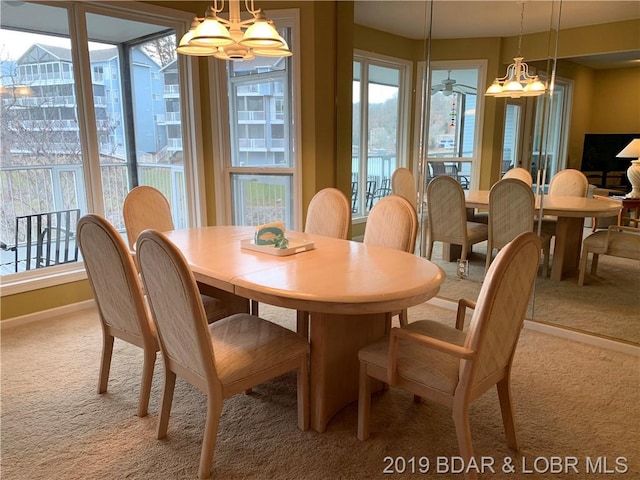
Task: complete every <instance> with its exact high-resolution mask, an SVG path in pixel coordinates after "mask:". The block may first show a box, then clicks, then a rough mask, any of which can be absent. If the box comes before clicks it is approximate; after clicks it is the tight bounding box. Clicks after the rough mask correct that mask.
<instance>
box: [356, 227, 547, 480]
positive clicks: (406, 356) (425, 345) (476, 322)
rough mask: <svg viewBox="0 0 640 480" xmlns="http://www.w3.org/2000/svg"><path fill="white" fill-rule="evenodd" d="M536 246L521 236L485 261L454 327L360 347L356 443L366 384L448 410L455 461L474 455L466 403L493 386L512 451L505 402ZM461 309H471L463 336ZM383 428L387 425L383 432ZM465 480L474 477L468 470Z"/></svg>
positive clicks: (437, 326)
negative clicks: (477, 286)
mask: <svg viewBox="0 0 640 480" xmlns="http://www.w3.org/2000/svg"><path fill="white" fill-rule="evenodd" d="M539 258H540V241H539V239H538V237H537V236H536V234H535V233H533V232H527V233H523V234H521V235H519V236H518V237H516V238H515V239H514V240H513V241H512V242H510V243H509V244H508V245H506V246H505V247H504V248H503V249H502V250H500V252H499V253H498V256H497V257H496V259H495V260H494V262H493V263H492V264H491V267H490V268H489V272H488V274H487V276H486V278H485V281H484V283H483V284H482V288H481V290H480V294H479V296H478V299H477V302H472V301H470V300H466V299H461V300H460V301H459V302H458V313H457V317H456V322H455V328H453V327H451V326H448V325H446V324H444V323H441V322H436V321H431V320H419V321H416V322H412V323H410V324H409V325H408V326H407V327H406V328H393V329H392V330H391V333H390V335H389V336H388V337H387V338H385V339H383V340H381V341H379V342H376V343H374V344H371V345H368V346H366V347H364V348H362V349H361V350H360V352H359V353H358V358H359V359H360V387H359V399H358V438H359V439H360V440H366V439H368V438H369V436H370V415H371V379H372V378H374V379H378V380H381V381H383V382H387V383H388V384H389V385H390V386H391V387H399V388H402V389H404V390H407V391H409V392H411V393H413V394H414V400H416V401H421V400H422V399H426V400H427V401H433V402H436V403H439V404H441V405H445V406H447V407H450V408H451V409H452V416H453V422H454V425H455V429H456V436H457V439H458V446H459V449H460V456H461V457H462V460H463V462H464V465H469V461H470V460H471V459H472V458H473V455H474V453H473V443H472V436H471V428H470V422H469V408H470V405H471V403H472V402H473V401H474V400H475V399H476V398H478V397H480V395H482V394H483V393H484V392H486V391H487V390H488V389H490V388H491V387H493V385H496V386H497V390H498V398H499V401H500V409H501V411H502V420H503V424H504V430H505V435H506V440H507V445H508V446H509V447H510V448H512V449H513V450H517V448H518V445H517V439H516V429H515V421H514V415H513V408H512V405H511V386H510V383H511V366H512V363H513V358H514V353H515V349H516V344H517V342H518V337H519V335H520V331H521V329H522V325H523V321H524V317H525V314H526V311H527V305H528V303H529V299H530V297H531V292H532V289H533V284H534V280H535V277H536V272H537V270H538V261H539ZM467 308H472V309H474V311H473V316H472V318H471V323H470V325H469V328H468V331H467V332H465V331H464V330H463V327H464V321H465V312H466V309H467ZM387 428H388V427H387ZM465 478H467V479H475V478H477V475H476V472H475V471H474V470H470V471H469V473H467V474H466V475H465Z"/></svg>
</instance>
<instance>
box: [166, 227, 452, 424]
mask: <svg viewBox="0 0 640 480" xmlns="http://www.w3.org/2000/svg"><path fill="white" fill-rule="evenodd" d="M254 231H255V229H254V228H253V227H235V226H217V227H202V228H191V229H184V230H174V231H171V232H167V234H166V235H167V236H168V238H169V239H170V240H171V241H172V242H173V243H174V244H175V245H177V247H178V248H179V249H180V250H181V251H182V253H183V254H184V256H185V258H186V259H187V262H188V263H189V265H190V267H191V269H192V271H193V272H194V275H195V277H196V280H197V281H198V282H199V283H200V284H204V285H207V286H209V287H210V288H214V289H219V290H222V291H224V292H226V294H231V295H235V296H236V297H238V299H251V300H257V301H259V302H262V303H267V304H271V305H275V306H279V307H285V308H290V309H294V310H302V311H307V312H310V330H309V331H310V339H309V340H310V344H311V358H310V375H311V398H310V402H311V422H310V423H311V427H312V428H313V429H314V430H316V431H319V432H322V431H324V430H325V429H326V428H327V424H328V422H329V420H330V419H331V418H332V417H333V416H334V415H335V414H336V413H337V412H338V411H339V410H341V409H342V408H343V407H345V406H346V405H348V404H349V403H351V402H354V401H356V400H357V398H358V373H359V362H358V356H357V354H358V350H359V349H360V348H361V347H363V346H365V345H367V344H369V343H371V342H372V341H374V340H376V339H378V338H379V337H381V336H383V335H384V334H385V332H386V327H387V320H388V318H390V317H389V313H390V312H395V311H399V310H402V309H404V308H408V307H411V306H413V305H417V304H420V303H423V302H425V301H427V300H429V299H431V298H432V297H434V296H435V295H436V294H437V293H438V291H439V289H440V285H441V284H442V282H443V281H444V277H445V275H444V272H443V271H442V270H441V269H440V268H439V267H438V266H436V265H435V264H433V263H431V262H429V261H427V260H426V259H424V258H421V257H419V256H416V255H412V254H409V253H406V252H401V251H398V250H393V249H389V248H383V247H375V246H370V245H364V244H362V243H359V242H354V241H349V240H338V239H334V238H330V237H325V236H322V235H311V234H305V233H301V232H287V237H290V238H295V239H297V240H302V241H311V242H313V243H314V246H315V248H314V249H313V250H309V251H305V252H301V253H297V254H294V255H289V256H275V255H270V254H268V253H263V252H256V251H252V250H246V249H243V248H241V246H240V244H241V240H243V239H247V238H251V237H252V236H253V234H254ZM236 305H242V302H238V303H236ZM245 305H246V303H245Z"/></svg>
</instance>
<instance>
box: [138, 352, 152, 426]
mask: <svg viewBox="0 0 640 480" xmlns="http://www.w3.org/2000/svg"><path fill="white" fill-rule="evenodd" d="M155 364H156V352H152V351H151V349H149V348H145V349H144V360H143V363H142V382H141V383H140V400H138V416H139V417H144V416H146V415H147V409H148V408H149V397H150V396H151V382H152V381H153V369H154V367H155Z"/></svg>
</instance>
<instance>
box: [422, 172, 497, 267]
mask: <svg viewBox="0 0 640 480" xmlns="http://www.w3.org/2000/svg"><path fill="white" fill-rule="evenodd" d="M426 197H427V218H428V225H429V227H428V229H427V260H431V255H432V253H433V244H434V242H444V243H450V244H454V245H461V246H462V253H461V256H460V259H461V260H466V258H467V251H468V250H469V249H470V248H471V246H472V245H474V244H476V243H479V242H483V241H485V240H487V238H488V235H489V228H488V226H487V225H486V224H483V223H478V222H470V221H467V209H466V207H465V200H464V190H463V189H462V186H461V185H460V184H459V183H458V182H457V181H456V180H454V179H453V178H451V177H447V176H444V175H443V176H439V177H436V178H434V179H433V180H431V182H429V185H427V192H426Z"/></svg>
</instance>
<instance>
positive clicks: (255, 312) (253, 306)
mask: <svg viewBox="0 0 640 480" xmlns="http://www.w3.org/2000/svg"><path fill="white" fill-rule="evenodd" d="M251 315H255V316H256V317H257V316H258V315H260V312H259V311H258V302H257V301H256V300H251Z"/></svg>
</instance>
